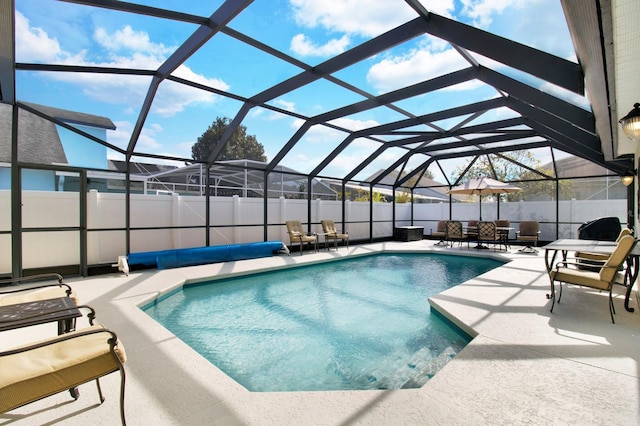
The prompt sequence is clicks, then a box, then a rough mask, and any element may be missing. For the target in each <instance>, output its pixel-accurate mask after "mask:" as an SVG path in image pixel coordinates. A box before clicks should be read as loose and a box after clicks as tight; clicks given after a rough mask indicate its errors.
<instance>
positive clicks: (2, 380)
mask: <svg viewBox="0 0 640 426" xmlns="http://www.w3.org/2000/svg"><path fill="white" fill-rule="evenodd" d="M100 329H102V330H104V331H103V332H96V333H93V334H88V335H83V336H78V337H74V338H72V339H69V340H63V341H61V342H56V343H53V344H50V345H47V346H43V347H39V348H35V349H30V350H27V351H25V352H21V353H17V354H12V355H4V356H0V413H4V412H6V411H9V410H12V409H14V408H16V407H20V406H22V405H24V404H28V403H30V402H33V401H36V400H38V399H40V398H43V397H46V396H49V395H53V394H55V393H58V392H60V391H64V390H66V389H69V388H72V387H75V386H77V385H79V384H82V383H85V382H88V381H90V380H93V379H96V378H98V377H101V376H104V375H106V374H109V373H111V372H114V371H117V370H118V369H119V365H118V362H117V360H116V359H115V358H114V356H113V355H112V354H111V352H110V350H109V343H108V340H109V339H110V338H111V337H112V335H111V334H110V333H109V332H107V331H106V330H105V329H104V326H102V325H94V326H92V327H89V328H84V329H82V330H77V331H75V332H72V333H68V334H65V335H63V336H56V337H54V338H50V339H45V340H43V341H40V342H36V343H42V342H47V341H50V340H53V339H57V338H59V337H69V336H72V335H74V334H78V333H83V332H86V331H88V330H100ZM29 346H30V345H29ZM115 350H116V354H117V356H118V358H119V359H120V362H122V363H123V364H124V363H125V362H126V358H127V356H126V353H125V351H124V347H123V346H122V343H120V342H118V344H117V346H116V348H115Z"/></svg>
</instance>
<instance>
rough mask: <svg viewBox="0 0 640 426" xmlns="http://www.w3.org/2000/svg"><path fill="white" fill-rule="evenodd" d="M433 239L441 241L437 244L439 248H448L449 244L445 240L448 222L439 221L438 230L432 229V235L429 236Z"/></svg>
mask: <svg viewBox="0 0 640 426" xmlns="http://www.w3.org/2000/svg"><path fill="white" fill-rule="evenodd" d="M429 236H430V237H432V238H439V239H440V241H438V242H437V243H436V245H437V246H446V245H447V243H446V242H445V241H444V239H445V238H446V236H447V221H446V220H440V221H438V225H437V226H436V230H435V231H434V230H433V229H431V234H430V235H429Z"/></svg>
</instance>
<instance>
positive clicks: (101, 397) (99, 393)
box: [96, 378, 104, 404]
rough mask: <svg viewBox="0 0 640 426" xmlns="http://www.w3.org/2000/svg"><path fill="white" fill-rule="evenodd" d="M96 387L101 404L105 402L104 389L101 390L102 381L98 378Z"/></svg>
mask: <svg viewBox="0 0 640 426" xmlns="http://www.w3.org/2000/svg"><path fill="white" fill-rule="evenodd" d="M96 386H97V387H98V395H99V396H100V404H102V403H103V402H104V395H102V389H101V388H100V379H98V378H96Z"/></svg>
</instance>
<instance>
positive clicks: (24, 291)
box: [0, 274, 78, 306]
mask: <svg viewBox="0 0 640 426" xmlns="http://www.w3.org/2000/svg"><path fill="white" fill-rule="evenodd" d="M47 278H55V279H56V280H57V281H58V283H57V284H52V283H49V284H39V285H29V286H24V287H22V286H21V287H20V288H13V287H15V286H16V285H20V284H23V283H28V282H30V281H41V280H43V279H47ZM62 280H63V278H62V275H59V274H41V275H33V276H30V277H21V278H10V279H4V280H0V286H3V285H8V286H9V287H8V288H2V289H0V306H7V305H15V304H17V303H26V302H32V301H35V300H46V299H54V298H58V297H69V298H71V300H73V302H74V303H75V304H77V302H78V300H77V297H76V294H75V293H74V291H73V290H72V289H71V287H70V286H69V285H68V284H65V283H63V282H62Z"/></svg>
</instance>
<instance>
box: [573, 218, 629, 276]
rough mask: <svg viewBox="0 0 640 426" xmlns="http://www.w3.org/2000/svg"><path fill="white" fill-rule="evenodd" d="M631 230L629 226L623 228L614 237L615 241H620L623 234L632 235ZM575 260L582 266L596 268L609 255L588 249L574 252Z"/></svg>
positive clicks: (598, 267)
mask: <svg viewBox="0 0 640 426" xmlns="http://www.w3.org/2000/svg"><path fill="white" fill-rule="evenodd" d="M632 233H633V231H632V230H631V229H629V228H623V229H622V230H621V231H620V234H618V238H616V243H618V242H620V239H621V238H622V237H624V236H625V235H632ZM575 257H576V261H577V262H578V263H579V264H580V265H582V267H584V268H586V269H591V270H598V269H600V266H602V264H603V263H604V262H606V261H607V260H608V259H609V255H608V254H605V253H593V252H588V251H577V252H575Z"/></svg>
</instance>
